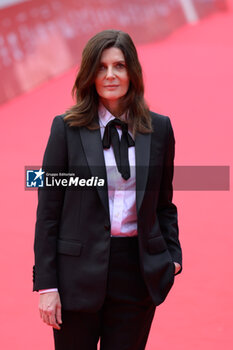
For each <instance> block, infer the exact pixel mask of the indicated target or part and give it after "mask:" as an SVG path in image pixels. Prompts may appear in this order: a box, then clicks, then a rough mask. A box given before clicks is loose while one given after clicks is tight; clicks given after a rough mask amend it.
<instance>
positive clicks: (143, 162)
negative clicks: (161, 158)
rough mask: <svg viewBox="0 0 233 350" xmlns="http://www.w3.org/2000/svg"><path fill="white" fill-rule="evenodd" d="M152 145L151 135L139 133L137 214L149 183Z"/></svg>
mask: <svg viewBox="0 0 233 350" xmlns="http://www.w3.org/2000/svg"><path fill="white" fill-rule="evenodd" d="M150 144H151V134H141V133H137V135H136V138H135V153H136V208H137V213H138V212H139V210H140V207H141V204H142V200H143V196H144V193H145V188H146V183H147V177H148V171H149V161H150Z"/></svg>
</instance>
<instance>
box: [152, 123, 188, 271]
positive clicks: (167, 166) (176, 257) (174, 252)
mask: <svg viewBox="0 0 233 350" xmlns="http://www.w3.org/2000/svg"><path fill="white" fill-rule="evenodd" d="M166 120H167V148H166V151H165V161H164V167H163V173H162V180H161V186H160V192H159V200H158V207H157V217H158V220H159V224H160V228H161V232H162V234H163V236H164V239H165V241H166V243H167V246H168V250H169V252H170V254H171V256H172V259H173V261H176V262H178V263H179V264H180V265H181V269H180V270H179V272H178V273H176V275H177V274H179V273H181V271H182V250H181V246H180V242H179V228H178V215H177V208H176V206H175V204H174V203H172V198H173V185H172V181H173V174H174V156H175V138H174V133H173V129H172V125H171V121H170V118H169V117H167V118H166Z"/></svg>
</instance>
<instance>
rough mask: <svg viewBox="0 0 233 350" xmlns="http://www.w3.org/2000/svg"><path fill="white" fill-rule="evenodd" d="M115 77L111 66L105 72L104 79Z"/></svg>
mask: <svg viewBox="0 0 233 350" xmlns="http://www.w3.org/2000/svg"><path fill="white" fill-rule="evenodd" d="M114 77H115V73H114V69H113V67H112V66H109V67H108V68H107V72H106V78H107V79H113V78H114Z"/></svg>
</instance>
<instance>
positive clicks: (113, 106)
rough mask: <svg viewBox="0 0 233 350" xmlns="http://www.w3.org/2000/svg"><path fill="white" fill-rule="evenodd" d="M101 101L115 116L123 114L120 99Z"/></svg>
mask: <svg viewBox="0 0 233 350" xmlns="http://www.w3.org/2000/svg"><path fill="white" fill-rule="evenodd" d="M101 102H102V104H103V105H104V107H105V108H106V109H107V110H108V111H109V112H110V113H111V114H112V115H113V116H114V117H120V116H121V115H122V113H123V111H122V110H121V108H120V104H119V100H114V101H108V100H101Z"/></svg>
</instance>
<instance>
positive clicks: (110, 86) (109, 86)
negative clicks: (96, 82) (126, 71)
mask: <svg viewBox="0 0 233 350" xmlns="http://www.w3.org/2000/svg"><path fill="white" fill-rule="evenodd" d="M118 86H119V85H105V86H104V87H106V88H114V87H118Z"/></svg>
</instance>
